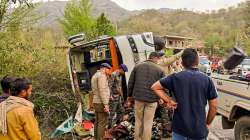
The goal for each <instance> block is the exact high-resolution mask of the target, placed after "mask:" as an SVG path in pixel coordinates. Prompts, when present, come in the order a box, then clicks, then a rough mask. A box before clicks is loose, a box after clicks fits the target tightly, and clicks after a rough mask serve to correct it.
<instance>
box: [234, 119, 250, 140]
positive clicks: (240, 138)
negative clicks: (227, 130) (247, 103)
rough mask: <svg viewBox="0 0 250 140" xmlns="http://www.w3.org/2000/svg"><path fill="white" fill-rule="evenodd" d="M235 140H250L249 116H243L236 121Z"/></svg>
mask: <svg viewBox="0 0 250 140" xmlns="http://www.w3.org/2000/svg"><path fill="white" fill-rule="evenodd" d="M234 135H235V140H249V139H250V116H243V117H241V118H240V119H238V120H237V122H236V125H235V128H234Z"/></svg>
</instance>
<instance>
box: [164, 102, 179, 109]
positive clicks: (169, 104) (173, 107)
mask: <svg viewBox="0 0 250 140" xmlns="http://www.w3.org/2000/svg"><path fill="white" fill-rule="evenodd" d="M164 105H165V106H166V107H167V108H169V109H172V110H174V109H176V108H177V103H176V102H175V101H174V100H172V99H170V100H169V101H168V102H166V103H164Z"/></svg>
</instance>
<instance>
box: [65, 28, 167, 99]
mask: <svg viewBox="0 0 250 140" xmlns="http://www.w3.org/2000/svg"><path fill="white" fill-rule="evenodd" d="M68 41H69V43H70V44H71V45H73V47H72V48H70V50H69V52H68V60H69V63H68V64H69V71H70V77H71V81H72V85H73V90H74V92H76V93H88V92H89V91H91V77H92V76H93V75H94V73H95V72H96V71H97V70H98V69H99V66H100V64H101V63H104V62H106V63H109V64H111V66H112V70H116V69H118V68H119V65H120V64H122V63H124V64H126V65H127V67H128V72H127V73H126V75H125V76H124V77H122V89H123V93H126V92H127V82H128V79H129V76H130V72H131V71H132V69H133V67H134V66H135V65H136V64H137V63H139V62H142V61H145V60H146V59H147V57H148V55H149V54H150V53H151V52H153V51H159V50H161V49H162V48H160V47H159V46H164V45H165V40H164V39H162V38H160V37H155V36H153V33H151V32H146V33H142V34H134V35H122V36H115V37H108V36H103V37H101V38H99V39H96V40H93V41H90V42H84V34H78V35H75V36H72V37H70V38H69V39H68ZM124 96H125V97H124V98H125V99H126V94H125V95H124Z"/></svg>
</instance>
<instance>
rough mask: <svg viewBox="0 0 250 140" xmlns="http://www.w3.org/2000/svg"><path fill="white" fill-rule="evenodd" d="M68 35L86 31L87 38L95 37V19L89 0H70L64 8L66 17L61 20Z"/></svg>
mask: <svg viewBox="0 0 250 140" xmlns="http://www.w3.org/2000/svg"><path fill="white" fill-rule="evenodd" d="M60 22H61V23H62V25H63V29H64V33H65V34H66V35H67V36H71V35H75V34H77V33H80V32H84V33H85V35H86V39H87V40H90V39H93V38H94V37H95V32H93V30H94V29H95V20H94V19H93V18H92V17H91V4H90V1H89V0H80V1H76V0H72V1H69V2H68V3H67V5H66V7H65V9H64V19H62V20H60Z"/></svg>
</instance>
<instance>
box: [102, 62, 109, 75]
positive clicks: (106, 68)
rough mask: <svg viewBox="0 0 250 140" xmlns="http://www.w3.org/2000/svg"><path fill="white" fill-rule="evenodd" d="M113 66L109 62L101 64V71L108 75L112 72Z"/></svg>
mask: <svg viewBox="0 0 250 140" xmlns="http://www.w3.org/2000/svg"><path fill="white" fill-rule="evenodd" d="M111 68H112V67H111V66H110V65H109V64H108V63H102V64H101V66H100V71H102V72H104V73H105V74H107V75H110V74H111Z"/></svg>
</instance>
